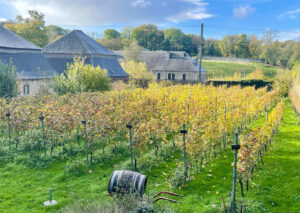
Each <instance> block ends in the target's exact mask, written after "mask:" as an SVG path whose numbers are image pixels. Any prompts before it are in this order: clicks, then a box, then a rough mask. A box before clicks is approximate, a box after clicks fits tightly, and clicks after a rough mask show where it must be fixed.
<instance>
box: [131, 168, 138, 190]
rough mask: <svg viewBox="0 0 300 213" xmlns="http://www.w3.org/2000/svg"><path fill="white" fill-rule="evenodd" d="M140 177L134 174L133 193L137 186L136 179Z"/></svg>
mask: <svg viewBox="0 0 300 213" xmlns="http://www.w3.org/2000/svg"><path fill="white" fill-rule="evenodd" d="M137 177H138V173H136V172H135V173H134V180H133V185H132V189H133V192H135V184H136V179H137Z"/></svg>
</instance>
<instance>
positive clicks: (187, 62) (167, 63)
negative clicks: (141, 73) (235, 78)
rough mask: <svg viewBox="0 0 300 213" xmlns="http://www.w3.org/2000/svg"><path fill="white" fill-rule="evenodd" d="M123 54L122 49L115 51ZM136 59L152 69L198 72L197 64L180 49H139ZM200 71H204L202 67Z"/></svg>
mask: <svg viewBox="0 0 300 213" xmlns="http://www.w3.org/2000/svg"><path fill="white" fill-rule="evenodd" d="M115 53H116V54H117V55H119V56H120V55H121V56H123V55H124V51H115ZM138 59H139V60H140V61H143V62H145V63H146V64H147V66H148V69H149V70H152V71H172V72H176V71H178V72H198V65H197V63H195V61H193V60H192V59H191V58H190V56H189V55H188V54H187V53H185V52H181V51H141V52H140V54H139V55H138ZM202 71H205V69H204V68H202Z"/></svg>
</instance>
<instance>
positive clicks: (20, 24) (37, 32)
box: [4, 10, 48, 47]
mask: <svg viewBox="0 0 300 213" xmlns="http://www.w3.org/2000/svg"><path fill="white" fill-rule="evenodd" d="M28 15H29V17H27V18H23V17H22V16H17V17H16V23H7V24H5V25H4V27H5V28H7V29H8V30H10V31H13V32H15V33H16V34H18V35H20V36H21V37H23V38H25V39H27V40H28V41H31V42H32V43H34V44H35V45H37V46H40V47H44V46H45V45H47V44H48V36H47V30H46V29H45V21H44V17H45V15H44V14H42V13H39V12H38V11H35V10H29V11H28Z"/></svg>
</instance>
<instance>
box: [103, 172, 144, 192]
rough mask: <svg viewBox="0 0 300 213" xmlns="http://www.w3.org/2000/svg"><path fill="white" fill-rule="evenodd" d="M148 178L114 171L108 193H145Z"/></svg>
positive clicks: (134, 173) (132, 173)
mask: <svg viewBox="0 0 300 213" xmlns="http://www.w3.org/2000/svg"><path fill="white" fill-rule="evenodd" d="M146 185H147V176H145V175H142V174H140V173H138V172H132V171H127V170H121V171H113V173H112V174H111V176H110V179H109V183H108V192H109V194H112V193H138V194H140V195H141V196H143V194H144V193H145V190H146Z"/></svg>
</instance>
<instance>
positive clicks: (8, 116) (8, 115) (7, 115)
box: [6, 108, 11, 151]
mask: <svg viewBox="0 0 300 213" xmlns="http://www.w3.org/2000/svg"><path fill="white" fill-rule="evenodd" d="M6 117H7V128H8V143H9V150H10V151H11V135H10V110H9V108H7V113H6Z"/></svg>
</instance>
